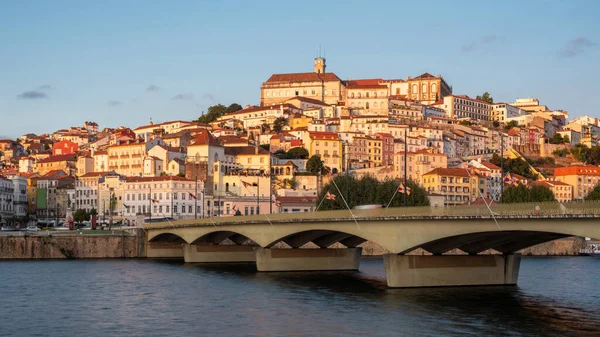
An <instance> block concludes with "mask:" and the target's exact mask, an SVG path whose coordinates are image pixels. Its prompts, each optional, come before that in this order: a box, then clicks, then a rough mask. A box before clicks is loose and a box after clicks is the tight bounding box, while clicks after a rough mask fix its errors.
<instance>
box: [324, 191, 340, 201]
mask: <svg viewBox="0 0 600 337" xmlns="http://www.w3.org/2000/svg"><path fill="white" fill-rule="evenodd" d="M325 199H327V200H335V199H337V197H336V196H335V194H333V193H331V192H329V191H327V193H326V194H325Z"/></svg>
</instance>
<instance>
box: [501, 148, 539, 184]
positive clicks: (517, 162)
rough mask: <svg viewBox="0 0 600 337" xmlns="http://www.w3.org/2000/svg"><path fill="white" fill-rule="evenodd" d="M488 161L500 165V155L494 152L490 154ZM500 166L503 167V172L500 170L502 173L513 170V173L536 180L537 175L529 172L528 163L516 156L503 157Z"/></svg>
mask: <svg viewBox="0 0 600 337" xmlns="http://www.w3.org/2000/svg"><path fill="white" fill-rule="evenodd" d="M490 162H491V163H492V164H494V165H496V166H500V156H498V155H496V154H494V155H493V156H492V159H491V160H490ZM502 168H503V172H502V173H503V174H505V173H508V172H513V173H516V174H518V175H522V176H524V177H526V178H528V179H531V180H537V178H538V176H537V175H536V174H535V173H533V172H531V168H530V166H529V163H528V162H526V161H524V160H522V159H520V158H516V159H511V158H505V159H504V164H503V166H502Z"/></svg>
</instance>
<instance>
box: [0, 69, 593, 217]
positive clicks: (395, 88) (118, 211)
mask: <svg viewBox="0 0 600 337" xmlns="http://www.w3.org/2000/svg"><path fill="white" fill-rule="evenodd" d="M456 91H457V90H455V89H454V88H453V87H452V85H450V83H447V82H446V80H445V79H444V78H443V77H442V76H441V75H432V74H429V73H424V74H421V75H418V76H415V77H410V76H409V77H406V78H404V79H383V78H370V79H352V80H343V79H341V78H340V77H338V76H337V75H336V74H335V73H333V72H328V71H326V60H325V58H322V57H317V58H315V60H314V69H313V71H311V72H303V73H287V74H273V75H271V76H270V77H268V78H267V79H266V81H265V82H264V83H262V85H261V87H260V97H259V99H258V100H257V101H258V102H259V104H258V105H253V106H250V105H246V106H245V107H242V106H240V105H238V104H231V105H229V106H225V105H215V106H212V107H210V108H209V110H208V111H207V113H206V114H204V115H202V116H200V118H199V119H198V120H195V121H186V120H168V121H164V122H153V121H152V120H150V121H149V122H148V123H147V124H146V125H140V126H135V125H133V126H121V127H118V128H106V127H104V128H102V127H101V126H100V125H98V124H97V123H95V122H93V121H86V122H84V123H83V125H81V126H70V127H68V126H65V127H66V128H65V129H61V130H56V131H54V132H52V133H47V134H41V135H36V134H25V135H23V136H21V137H19V138H18V139H2V140H0V219H1V220H0V221H1V222H2V223H6V222H10V221H12V222H15V221H20V220H24V221H26V220H31V219H69V218H72V216H73V212H74V211H75V210H85V211H87V212H92V211H94V212H97V214H98V215H99V217H100V218H101V219H102V218H108V217H114V218H115V219H120V220H121V221H123V222H124V223H127V224H135V222H136V221H139V219H140V218H139V216H143V217H145V218H152V217H154V218H172V219H193V218H205V217H218V216H233V215H236V214H238V215H252V214H268V213H292V212H309V211H314V210H316V208H317V200H318V196H319V195H320V194H319V193H320V191H319V186H323V184H325V183H326V182H327V181H328V180H329V179H330V178H331V177H332V176H335V175H339V174H351V175H354V176H356V177H363V176H372V177H375V178H376V179H377V180H380V181H385V180H391V179H396V180H398V181H399V182H401V181H404V180H410V181H412V182H414V183H415V184H417V185H420V186H421V187H422V188H424V189H425V191H426V192H427V194H428V198H429V200H430V204H431V206H432V207H449V206H459V205H471V204H476V203H481V202H484V203H486V204H488V203H498V202H501V201H502V193H503V190H504V188H505V187H508V186H514V185H524V186H535V185H540V186H544V187H546V188H548V189H549V190H551V191H552V193H553V194H554V197H555V199H556V200H557V201H558V202H568V201H583V200H584V198H585V197H586V196H587V195H588V193H589V192H590V191H592V190H593V189H594V187H595V186H596V184H597V183H598V177H600V167H598V164H600V154H599V155H598V158H596V151H595V149H597V148H598V144H597V141H598V136H599V135H600V122H599V120H598V118H594V117H589V116H582V117H577V118H574V119H571V120H569V113H568V112H567V111H565V110H559V109H553V108H550V107H548V106H546V105H544V104H543V102H540V101H539V100H538V99H536V98H515V99H514V102H494V101H493V98H492V97H491V95H490V94H488V93H484V94H482V95H481V96H477V97H469V96H467V95H465V94H463V93H461V92H460V91H459V92H456ZM257 94H258V93H257ZM157 117H160V118H164V116H157ZM322 167H323V168H324V170H323V169H322Z"/></svg>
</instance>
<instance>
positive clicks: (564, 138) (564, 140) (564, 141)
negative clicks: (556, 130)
mask: <svg viewBox="0 0 600 337" xmlns="http://www.w3.org/2000/svg"><path fill="white" fill-rule="evenodd" d="M570 142H571V139H570V138H569V135H565V136H564V137H563V143H565V144H568V143H570Z"/></svg>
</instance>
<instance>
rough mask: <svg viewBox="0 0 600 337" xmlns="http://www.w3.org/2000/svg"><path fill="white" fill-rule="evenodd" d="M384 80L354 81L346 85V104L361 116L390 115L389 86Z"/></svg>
mask: <svg viewBox="0 0 600 337" xmlns="http://www.w3.org/2000/svg"><path fill="white" fill-rule="evenodd" d="M382 81H383V80H382V79H368V80H353V81H348V82H347V83H346V101H345V104H346V106H347V107H349V108H350V109H352V110H359V111H360V113H361V114H367V115H384V116H387V115H388V96H389V95H388V86H387V85H385V84H380V83H381V82H382Z"/></svg>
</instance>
